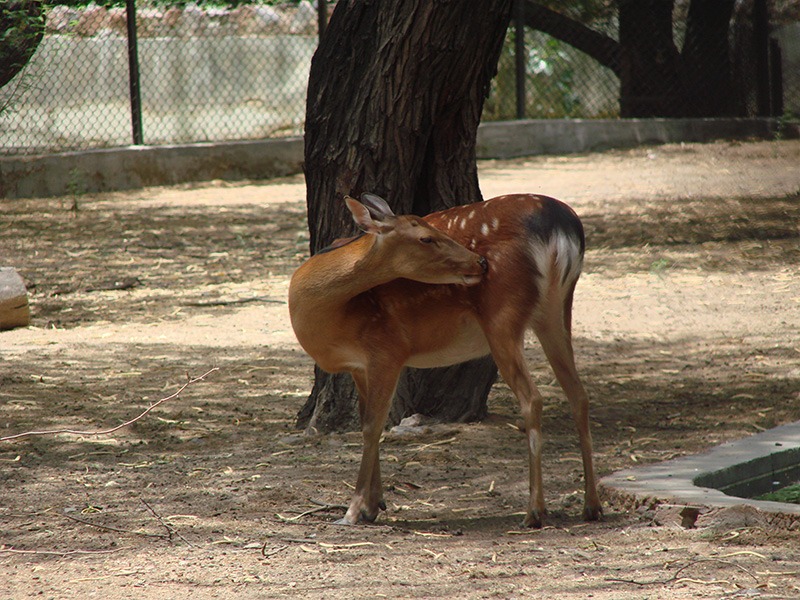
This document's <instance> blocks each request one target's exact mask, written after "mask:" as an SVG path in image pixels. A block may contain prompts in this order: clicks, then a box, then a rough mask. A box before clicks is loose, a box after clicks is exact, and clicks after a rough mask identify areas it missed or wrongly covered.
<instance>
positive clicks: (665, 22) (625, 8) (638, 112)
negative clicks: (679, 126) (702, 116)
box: [619, 0, 685, 117]
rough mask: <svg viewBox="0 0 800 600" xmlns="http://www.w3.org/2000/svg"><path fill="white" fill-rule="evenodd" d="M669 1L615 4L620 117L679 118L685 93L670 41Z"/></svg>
mask: <svg viewBox="0 0 800 600" xmlns="http://www.w3.org/2000/svg"><path fill="white" fill-rule="evenodd" d="M673 5H674V1H673V0H619V43H620V46H621V54H622V57H621V61H622V69H621V72H620V116H622V117H680V116H683V114H682V112H683V110H684V106H683V104H684V98H685V94H684V92H683V90H684V89H685V85H684V81H683V79H682V78H681V69H680V56H679V54H678V50H677V48H676V47H675V44H674V42H673V39H672V8H673Z"/></svg>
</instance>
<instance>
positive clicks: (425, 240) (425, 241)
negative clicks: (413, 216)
mask: <svg viewBox="0 0 800 600" xmlns="http://www.w3.org/2000/svg"><path fill="white" fill-rule="evenodd" d="M419 241H420V242H422V243H423V244H432V243H433V238H432V237H431V236H429V235H426V236H425V237H421V238H419Z"/></svg>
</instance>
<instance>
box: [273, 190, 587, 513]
mask: <svg viewBox="0 0 800 600" xmlns="http://www.w3.org/2000/svg"><path fill="white" fill-rule="evenodd" d="M344 201H345V203H346V206H347V209H348V210H349V212H350V213H351V215H352V218H353V220H354V222H355V224H356V225H357V226H358V228H359V229H360V230H361V232H362V233H361V235H360V236H357V237H355V238H349V239H346V240H337V241H336V242H334V244H332V245H331V246H330V247H329V248H327V249H324V250H322V251H320V252H318V253H316V254H314V255H313V256H311V257H310V258H309V259H308V260H307V261H306V262H304V263H303V264H302V265H301V266H300V267H299V268H298V269H297V270H296V271H295V273H294V274H293V276H292V278H291V281H290V284H289V297H288V305H289V315H290V319H291V324H292V328H293V329H294V332H295V335H296V337H297V340H298V342H299V343H300V345H301V346H302V348H303V349H304V350H305V351H306V352H307V353H308V354H309V355H310V356H311V357H312V358H313V359H314V360H315V361H316V363H317V364H318V365H319V366H320V367H321V368H322V369H324V370H325V371H328V372H330V373H340V372H348V373H350V374H351V375H352V377H353V380H354V382H355V386H356V390H357V392H358V409H359V416H360V421H361V433H362V438H363V447H362V456H361V464H360V467H359V471H358V478H357V480H356V487H355V491H354V493H353V496H352V500H351V502H350V505H349V507H348V509H347V512H346V514H345V516H344V518H342V519H341V520H340V521H337V523H340V524H346V525H353V524H356V523H359V522H366V523H370V522H373V521H374V520H375V519H376V518H377V516H378V514H379V513H380V511H381V510H386V504H385V502H384V498H383V486H382V483H381V474H380V462H379V443H380V439H381V436H382V434H383V431H384V428H385V426H386V421H387V418H388V414H389V409H390V406H391V402H392V398H393V395H394V391H395V388H396V386H397V381H398V378H399V376H400V374H401V371H402V369H403V368H404V367H417V368H430V367H443V366H449V365H453V364H457V363H460V362H464V361H467V360H471V359H475V358H478V357H481V356H486V355H489V354H491V355H492V357H493V359H494V361H495V364H496V365H497V368H498V371H499V373H500V375H501V376H502V378H503V379H504V380H505V382H506V383H507V384H508V386H509V387H510V388H511V390H512V392H513V393H514V395H515V396H516V398H517V400H518V402H519V405H520V409H521V413H522V420H521V424H520V430H521V431H522V432H523V433H524V434H525V436H526V438H527V452H528V463H529V475H530V483H529V488H530V499H529V502H528V507H527V511H526V515H525V518H524V520H523V524H524V525H525V526H528V527H541V526H542V523H543V518H544V517H545V515H546V507H545V500H544V489H543V484H542V425H541V421H542V403H543V399H542V396H541V394H540V393H539V391H538V389H537V388H536V385H535V384H534V382H533V379H532V377H531V375H530V373H529V372H528V368H527V366H526V363H525V358H524V355H523V346H524V338H525V332H526V331H527V330H529V329H532V330H533V332H534V333H535V335H536V337H537V338H538V340H539V342H540V344H541V346H542V349H543V351H544V354H545V357H546V358H547V361H548V362H549V363H550V366H551V367H552V369H553V372H554V373H555V376H556V379H557V380H558V382H559V384H560V386H561V388H562V389H563V391H564V394H565V395H566V397H567V399H568V401H569V403H570V405H571V410H572V416H573V419H574V421H575V424H576V426H577V430H578V439H579V444H580V451H581V456H582V459H583V474H584V483H585V495H584V509H583V518H584V519H585V520H588V521H593V520H597V519H599V518H600V517H601V516H602V506H601V502H600V499H599V496H598V493H597V487H596V480H595V472H594V467H593V464H592V438H591V432H590V427H589V399H588V396H587V393H586V391H585V389H584V386H583V383H582V382H581V379H580V377H579V375H578V371H577V369H576V366H575V358H574V352H573V346H572V304H573V296H574V291H575V285H576V283H577V281H578V277H579V275H580V272H581V268H582V264H583V256H584V251H585V237H584V230H583V225H582V224H581V221H580V219H579V218H578V216H577V215H576V213H575V212H574V211H573V210H572V209H571V208H570V207H569V206H567V205H566V204H565V203H563V202H561V201H559V200H556V199H554V198H550V197H548V196H541V195H534V194H509V195H504V196H498V197H496V198H491V199H489V200H485V201H479V202H475V203H472V204H466V205H462V206H456V207H454V208H450V209H447V210H444V211H440V212H435V213H431V214H429V215H427V216H424V217H418V216H414V215H399V216H398V215H395V214H394V212H393V211H392V209H391V208H390V207H389V205H388V204H387V202H386V201H385V200H383V199H382V198H381V197H379V196H376V195H374V194H370V193H364V194H362V195H361V196H360V201H359V200H356V199H354V198H351V197H349V196H346V197H345V198H344Z"/></svg>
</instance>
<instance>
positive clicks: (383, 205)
mask: <svg viewBox="0 0 800 600" xmlns="http://www.w3.org/2000/svg"><path fill="white" fill-rule="evenodd" d="M361 203H362V204H363V205H364V206H366V207H367V210H369V214H371V215H372V218H373V219H375V220H376V221H383V220H385V219H386V218H387V217H393V216H394V212H392V209H391V207H390V206H389V204H388V203H387V202H386V200H384V199H383V198H381V197H380V196H377V195H375V194H370V193H369V192H364V193H363V194H361Z"/></svg>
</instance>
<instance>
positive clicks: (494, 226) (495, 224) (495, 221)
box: [492, 217, 500, 231]
mask: <svg viewBox="0 0 800 600" xmlns="http://www.w3.org/2000/svg"><path fill="white" fill-rule="evenodd" d="M499 228H500V219H498V218H497V217H495V218H494V219H492V231H497V230H498V229H499Z"/></svg>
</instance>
